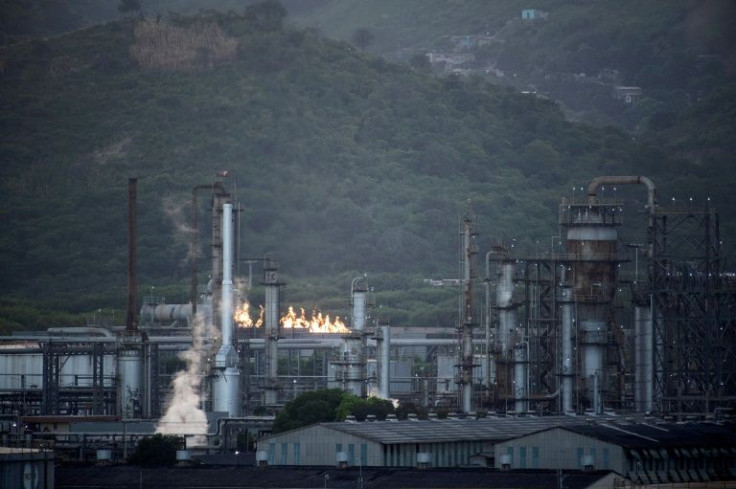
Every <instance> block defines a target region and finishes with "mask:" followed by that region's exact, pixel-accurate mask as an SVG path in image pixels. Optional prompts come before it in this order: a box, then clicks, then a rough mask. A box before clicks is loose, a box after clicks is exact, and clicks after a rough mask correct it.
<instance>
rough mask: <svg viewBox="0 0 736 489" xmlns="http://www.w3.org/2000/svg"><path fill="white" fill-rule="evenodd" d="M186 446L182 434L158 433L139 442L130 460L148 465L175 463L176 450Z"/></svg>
mask: <svg viewBox="0 0 736 489" xmlns="http://www.w3.org/2000/svg"><path fill="white" fill-rule="evenodd" d="M185 446H186V444H185V442H184V437H182V436H176V435H162V434H161V433H156V434H155V435H153V436H149V437H147V438H143V439H142V440H141V441H139V442H138V446H137V447H136V449H135V452H134V453H133V456H132V457H131V458H130V462H131V463H133V464H138V465H148V466H160V465H174V464H175V463H176V451H177V450H182V449H183V448H184V447H185Z"/></svg>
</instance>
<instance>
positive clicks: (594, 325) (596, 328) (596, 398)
mask: <svg viewBox="0 0 736 489" xmlns="http://www.w3.org/2000/svg"><path fill="white" fill-rule="evenodd" d="M580 333H581V340H580V344H581V345H582V349H583V354H582V372H581V375H582V377H583V379H584V380H585V385H586V387H587V391H588V399H589V400H590V401H591V402H592V405H591V407H593V408H594V409H595V410H596V412H599V411H600V412H602V406H601V405H600V402H602V401H601V385H602V382H603V374H604V370H603V366H604V365H605V364H604V357H605V352H606V343H607V337H608V334H607V331H606V323H605V321H591V320H587V321H581V322H580Z"/></svg>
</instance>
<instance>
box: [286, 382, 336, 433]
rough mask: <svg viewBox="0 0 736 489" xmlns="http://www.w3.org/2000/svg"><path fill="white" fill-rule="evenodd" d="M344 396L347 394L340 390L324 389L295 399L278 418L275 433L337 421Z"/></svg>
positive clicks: (287, 404) (306, 393) (288, 403)
mask: <svg viewBox="0 0 736 489" xmlns="http://www.w3.org/2000/svg"><path fill="white" fill-rule="evenodd" d="M344 395H345V392H343V391H341V390H340V389H322V390H318V391H312V392H305V393H304V394H302V395H300V396H297V397H295V398H294V399H292V400H291V401H289V402H287V403H286V406H284V409H283V410H282V411H281V412H280V413H279V414H278V415H277V416H276V420H275V421H274V423H273V432H274V433H281V432H282V431H289V430H295V429H297V428H301V427H303V426H309V425H310V424H314V423H327V422H330V421H335V420H336V419H337V407H338V406H339V405H340V403H341V402H342V400H343V396H344Z"/></svg>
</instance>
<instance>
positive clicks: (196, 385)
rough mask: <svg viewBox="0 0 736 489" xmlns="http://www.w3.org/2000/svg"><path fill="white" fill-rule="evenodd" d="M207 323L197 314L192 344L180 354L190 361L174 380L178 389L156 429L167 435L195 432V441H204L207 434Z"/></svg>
mask: <svg viewBox="0 0 736 489" xmlns="http://www.w3.org/2000/svg"><path fill="white" fill-rule="evenodd" d="M204 334H205V325H204V321H203V320H202V318H201V316H200V315H199V314H197V317H195V318H194V321H193V325H192V346H191V348H189V349H188V350H187V351H185V352H182V353H180V354H179V358H181V359H182V360H184V361H185V362H186V364H187V368H186V369H185V370H180V371H179V372H177V374H176V376H174V380H172V381H171V384H172V387H173V389H174V392H173V394H172V396H171V398H169V400H168V403H167V404H168V405H167V407H166V414H164V415H163V417H161V419H160V420H159V422H158V424H157V425H156V433H162V434H167V435H195V436H194V439H193V440H191V441H192V442H193V443H194V444H197V445H199V444H204V442H205V441H206V435H207V416H206V415H205V413H204V411H203V410H202V408H201V400H202V396H201V387H202V378H203V374H202V363H203V356H204V354H205V349H204V347H205V345H204Z"/></svg>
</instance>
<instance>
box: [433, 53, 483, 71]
mask: <svg viewBox="0 0 736 489" xmlns="http://www.w3.org/2000/svg"><path fill="white" fill-rule="evenodd" d="M427 58H429V62H430V64H431V65H432V66H434V67H435V68H439V69H441V70H443V71H447V72H452V71H454V70H457V69H460V68H467V67H468V65H469V64H470V63H472V62H473V61H475V55H474V54H473V53H427Z"/></svg>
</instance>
